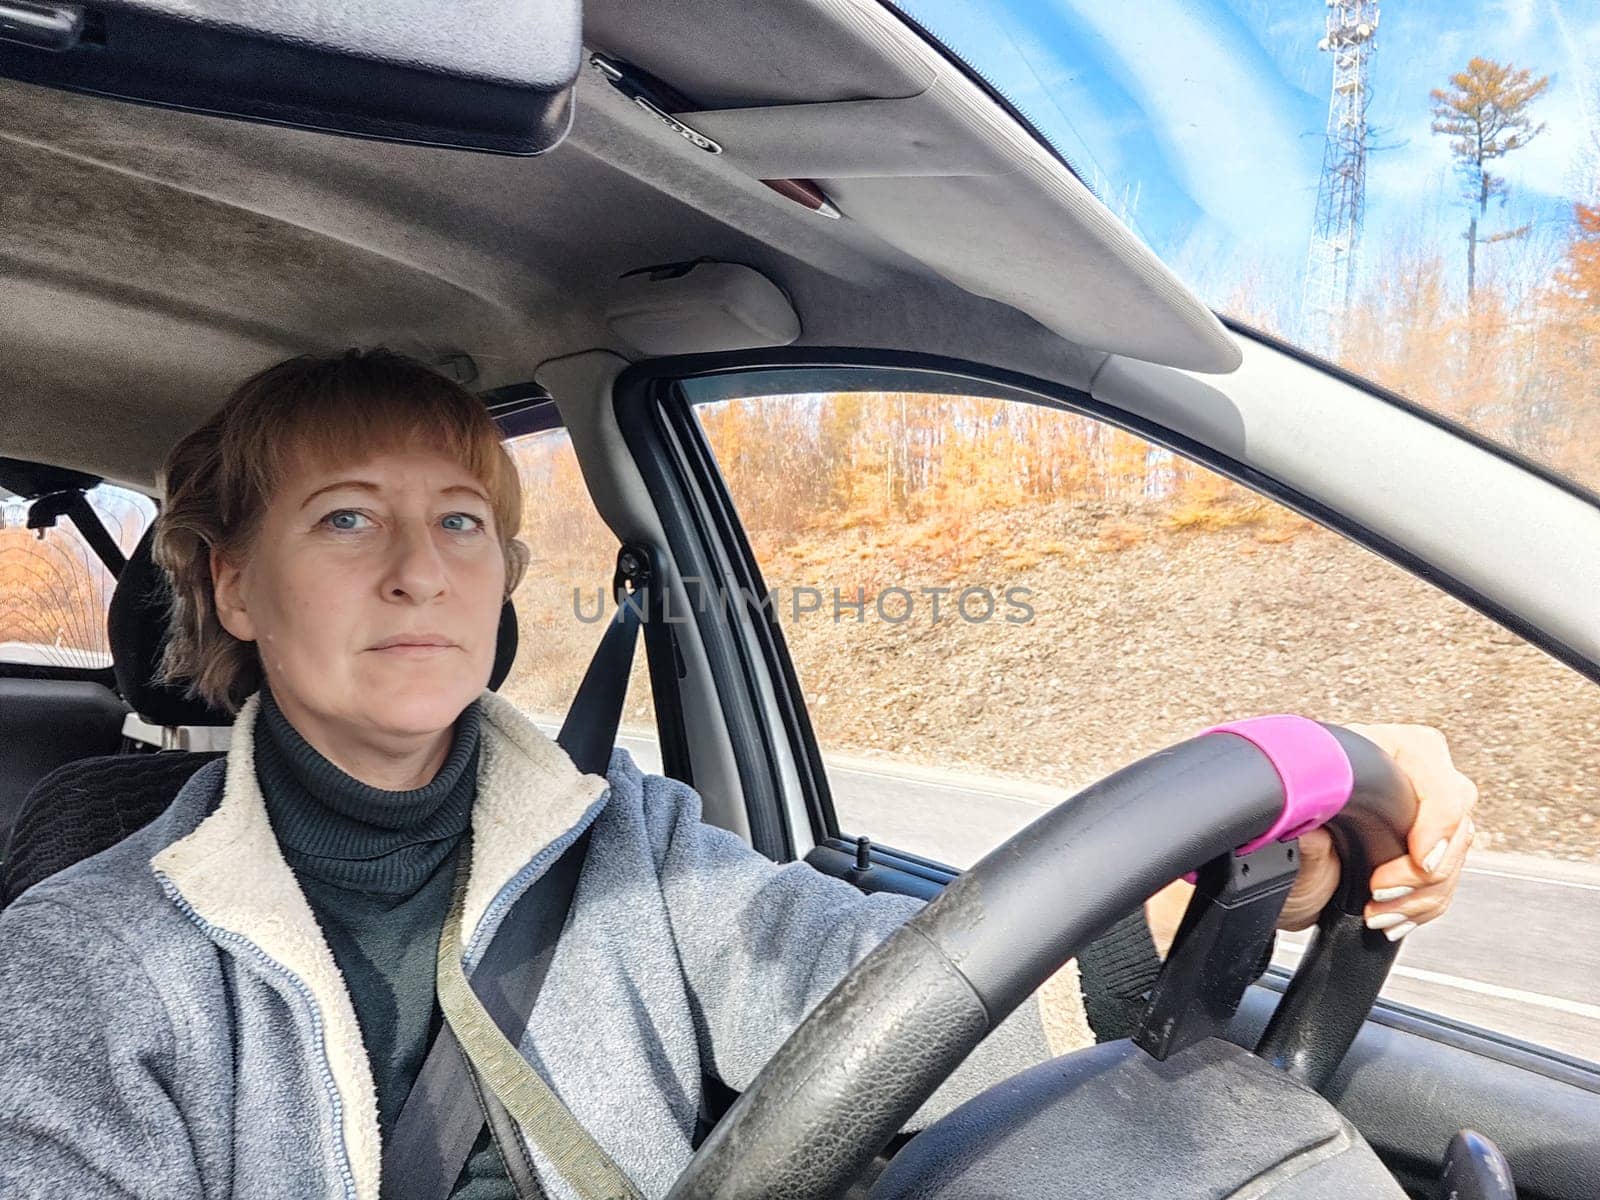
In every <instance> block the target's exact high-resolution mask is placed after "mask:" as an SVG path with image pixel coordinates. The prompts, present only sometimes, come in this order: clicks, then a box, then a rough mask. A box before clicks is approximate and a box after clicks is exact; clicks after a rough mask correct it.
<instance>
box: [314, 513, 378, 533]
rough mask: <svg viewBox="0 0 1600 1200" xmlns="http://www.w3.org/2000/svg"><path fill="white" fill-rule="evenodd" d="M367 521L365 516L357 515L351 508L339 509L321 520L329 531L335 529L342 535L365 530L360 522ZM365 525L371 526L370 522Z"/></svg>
mask: <svg viewBox="0 0 1600 1200" xmlns="http://www.w3.org/2000/svg"><path fill="white" fill-rule="evenodd" d="M363 521H367V517H366V514H364V513H358V512H357V511H356V510H355V509H353V508H341V509H338V510H337V511H335V512H331V513H329V514H328V515H327V516H325V517H323V518H322V523H323V524H324V525H326V526H328V527H329V528H330V529H337V530H339V531H340V532H342V533H353V532H355V531H356V530H358V529H364V528H366V526H365V525H363V524H361V522H363ZM367 524H371V522H370V521H368V522H367Z"/></svg>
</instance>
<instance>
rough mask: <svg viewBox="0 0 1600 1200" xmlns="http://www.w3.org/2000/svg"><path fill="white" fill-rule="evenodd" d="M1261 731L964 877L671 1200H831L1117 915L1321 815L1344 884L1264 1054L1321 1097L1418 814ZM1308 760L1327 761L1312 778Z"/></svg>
mask: <svg viewBox="0 0 1600 1200" xmlns="http://www.w3.org/2000/svg"><path fill="white" fill-rule="evenodd" d="M1258 721H1260V722H1274V721H1276V722H1300V723H1301V724H1300V726H1299V727H1298V729H1294V730H1288V732H1289V733H1290V734H1291V736H1290V737H1289V740H1288V742H1287V743H1285V742H1284V741H1283V740H1282V739H1281V738H1279V739H1278V740H1277V743H1276V745H1275V744H1274V741H1273V738H1272V737H1271V736H1261V737H1257V736H1254V735H1252V734H1251V732H1250V730H1249V728H1248V727H1249V726H1251V725H1252V724H1254V723H1250V722H1246V723H1242V724H1241V725H1237V726H1225V727H1222V730H1218V731H1208V732H1207V733H1206V734H1203V735H1201V736H1199V737H1196V738H1192V739H1190V740H1189V741H1186V742H1183V743H1180V744H1178V745H1176V746H1173V747H1171V748H1169V749H1167V750H1163V751H1160V752H1159V753H1156V754H1153V755H1151V756H1149V757H1148V758H1145V759H1142V760H1141V761H1139V762H1137V763H1135V764H1133V765H1132V766H1129V767H1125V768H1123V769H1122V770H1120V771H1118V772H1117V773H1116V774H1114V775H1111V776H1109V777H1107V778H1106V779H1104V780H1102V781H1100V782H1099V783H1096V784H1094V785H1093V786H1091V787H1089V788H1087V789H1086V790H1084V791H1082V792H1080V793H1079V794H1078V795H1076V796H1074V797H1073V798H1072V799H1070V800H1067V801H1065V802H1064V803H1062V804H1060V805H1058V806H1057V807H1056V808H1054V809H1052V810H1051V811H1050V812H1048V813H1046V814H1045V815H1044V816H1042V817H1040V818H1039V819H1038V820H1036V821H1035V822H1034V823H1033V824H1031V825H1029V826H1028V827H1027V828H1025V829H1023V830H1022V831H1021V832H1019V833H1018V834H1017V835H1016V836H1015V837H1013V838H1011V839H1010V840H1009V841H1007V842H1005V843H1004V844H1002V845H1001V846H999V847H998V848H996V849H995V850H994V851H992V852H991V853H990V854H988V855H987V856H986V857H985V858H983V859H982V860H981V861H980V862H978V863H977V864H976V865H975V866H974V867H972V868H971V869H970V870H968V871H966V872H965V873H964V874H962V875H961V876H960V877H959V878H957V879H956V880H955V881H954V882H953V883H951V884H950V885H949V886H948V887H947V888H945V890H944V892H943V894H942V895H941V896H940V897H939V898H938V899H936V900H935V901H933V902H932V903H931V904H929V905H928V906H927V907H926V908H925V909H923V910H922V911H921V912H920V913H918V914H917V915H916V917H914V918H913V919H912V920H911V921H909V922H907V923H906V924H905V925H904V926H902V927H901V928H900V929H898V930H897V931H896V932H895V933H894V934H893V935H891V936H890V937H889V938H888V939H887V940H886V941H884V942H883V943H882V944H881V945H880V946H879V947H878V948H877V949H876V950H874V951H873V952H872V953H871V954H869V955H868V956H867V957H866V958H865V959H863V960H862V961H861V962H860V963H858V964H857V965H856V967H855V968H854V969H853V970H852V971H851V972H850V973H849V975H847V976H846V977H845V978H844V979H843V980H842V981H841V982H840V983H839V984H838V986H837V987H835V988H834V989H833V991H832V992H830V993H829V994H828V996H827V997H826V998H824V1000H823V1001H822V1002H821V1004H819V1005H818V1006H817V1007H816V1008H815V1009H814V1010H813V1011H812V1012H811V1014H810V1015H809V1016H808V1017H807V1018H806V1019H805V1020H804V1021H803V1022H802V1023H801V1024H800V1026H799V1027H798V1028H797V1029H796V1030H795V1031H794V1033H793V1034H792V1035H791V1036H790V1038H789V1039H788V1041H786V1042H785V1043H784V1044H783V1046H782V1047H781V1048H780V1049H779V1050H778V1052H777V1054H776V1055H775V1056H774V1057H773V1058H772V1059H771V1061H770V1062H768V1064H767V1065H766V1067H765V1068H764V1069H763V1070H762V1071H761V1073H760V1074H759V1075H758V1076H757V1078H756V1079H755V1081H754V1082H753V1083H752V1084H751V1086H750V1087H749V1089H748V1090H746V1091H745V1092H744V1094H743V1095H742V1096H741V1097H740V1098H739V1100H738V1101H737V1102H736V1103H735V1104H734V1105H733V1107H732V1108H731V1109H730V1110H729V1112H728V1114H727V1115H726V1116H725V1117H724V1118H723V1120H722V1122H721V1123H720V1124H719V1125H718V1126H717V1128H716V1129H715V1130H714V1131H713V1132H712V1134H711V1136H710V1137H709V1138H707V1140H706V1141H705V1143H704V1144H703V1145H702V1146H701V1147H700V1149H699V1150H698V1151H697V1152H696V1154H695V1156H694V1158H693V1159H692V1160H691V1161H690V1163H689V1165H688V1166H687V1167H686V1168H685V1170H684V1172H683V1174H682V1175H681V1176H679V1178H678V1180H677V1182H676V1183H675V1184H674V1185H673V1188H672V1190H671V1192H670V1193H669V1194H668V1200H690V1198H691V1197H692V1198H694V1200H711V1198H714V1200H755V1198H757V1197H763V1198H765V1200H802V1198H806V1200H814V1198H817V1197H827V1196H836V1195H839V1194H841V1193H842V1192H843V1191H844V1189H845V1188H846V1187H847V1186H849V1185H850V1183H851V1182H852V1181H854V1180H855V1179H857V1178H858V1177H859V1176H860V1175H861V1173H862V1172H863V1171H864V1169H865V1168H866V1167H867V1165H868V1164H869V1163H870V1162H871V1161H872V1159H873V1158H874V1157H875V1156H876V1155H877V1154H878V1153H879V1152H881V1151H882V1150H883V1148H884V1147H885V1146H886V1145H887V1144H888V1143H889V1140H890V1138H891V1137H893V1136H894V1134H895V1133H897V1132H898V1131H899V1130H900V1129H901V1128H902V1126H903V1125H904V1123H905V1122H906V1121H907V1120H908V1119H909V1118H910V1116H911V1115H912V1114H913V1113H914V1112H916V1110H917V1109H918V1108H919V1107H921V1105H922V1104H923V1102H924V1101H925V1100H927V1098H928V1097H929V1096H930V1095H931V1094H932V1093H933V1092H934V1091H935V1089H936V1088H937V1087H938V1086H939V1084H940V1083H942V1082H943V1081H944V1080H945V1078H946V1077H947V1076H949V1074H950V1073H951V1072H952V1071H954V1070H955V1068H956V1067H957V1066H958V1065H959V1064H960V1063H961V1062H962V1061H963V1060H964V1059H965V1058H966V1057H967V1055H968V1054H969V1053H970V1052H971V1051H972V1049H973V1048H974V1047H975V1046H976V1045H977V1044H978V1043H979V1042H980V1041H981V1040H982V1039H983V1038H984V1036H985V1035H987V1034H988V1033H989V1031H990V1030H992V1029H993V1028H994V1027H995V1026H996V1025H998V1024H999V1023H1000V1022H1001V1021H1002V1020H1003V1019H1004V1018H1005V1017H1006V1016H1007V1015H1008V1014H1009V1013H1010V1012H1011V1011H1012V1010H1013V1009H1015V1008H1016V1007H1017V1005H1019V1004H1021V1003H1022V1002H1023V1000H1025V999H1026V998H1027V997H1028V996H1029V995H1031V994H1032V993H1033V992H1034V991H1035V989H1037V988H1038V987H1039V985H1040V984H1042V983H1043V982H1044V981H1045V980H1046V979H1048V978H1049V977H1050V976H1051V975H1053V974H1054V973H1055V972H1056V971H1057V970H1058V969H1060V967H1061V966H1062V965H1063V964H1064V963H1066V961H1067V960H1068V959H1070V958H1072V957H1073V956H1074V955H1076V954H1077V953H1078V952H1079V951H1080V950H1082V949H1083V948H1084V947H1085V946H1086V945H1088V944H1089V943H1090V942H1091V941H1093V940H1094V939H1095V938H1096V937H1097V936H1099V935H1100V934H1101V933H1102V932H1103V931H1105V930H1106V929H1108V928H1109V927H1110V926H1111V925H1112V924H1113V923H1114V922H1115V921H1116V920H1117V919H1118V918H1120V917H1122V916H1123V915H1125V914H1126V913H1128V912H1130V911H1133V910H1134V909H1135V908H1136V907H1138V906H1139V905H1141V904H1142V903H1143V902H1144V900H1145V898H1146V897H1148V896H1150V895H1152V894H1153V893H1154V892H1156V891H1157V890H1158V889H1160V888H1161V887H1163V886H1164V885H1166V884H1167V883H1169V882H1170V881H1171V880H1173V879H1175V878H1177V877H1178V876H1180V875H1182V874H1184V873H1185V872H1187V871H1190V870H1193V869H1195V868H1197V867H1199V866H1201V865H1202V864H1204V863H1207V862H1209V861H1211V860H1212V859H1215V858H1217V857H1218V856H1220V855H1225V854H1229V853H1230V852H1233V851H1234V850H1235V849H1236V848H1240V847H1247V846H1249V845H1250V844H1251V843H1252V842H1258V841H1259V840H1260V839H1261V838H1262V837H1263V835H1270V836H1271V837H1272V838H1275V839H1281V840H1285V841H1287V840H1290V839H1292V838H1293V837H1294V836H1297V835H1298V834H1300V833H1303V832H1305V831H1306V829H1307V828H1310V827H1312V826H1314V825H1317V824H1320V823H1322V821H1323V820H1327V817H1328V815H1329V814H1330V813H1332V814H1333V815H1332V819H1331V820H1328V821H1327V828H1328V830H1329V832H1330V834H1331V835H1332V837H1333V841H1334V844H1335V846H1336V848H1337V850H1338V853H1339V858H1340V861H1341V863H1342V870H1341V881H1340V885H1339V888H1338V891H1337V892H1336V894H1335V895H1334V897H1333V899H1332V901H1330V902H1329V904H1328V906H1327V908H1326V909H1325V910H1324V911H1323V913H1322V916H1321V918H1320V921H1319V930H1320V932H1319V936H1318V937H1317V938H1316V940H1315V942H1314V944H1313V946H1312V947H1311V949H1310V950H1309V952H1308V953H1307V954H1306V955H1305V956H1304V958H1303V959H1302V961H1301V965H1300V968H1299V970H1298V971H1297V972H1296V974H1295V976H1294V978H1293V980H1292V981H1291V983H1290V985H1289V987H1288V990H1287V992H1286V993H1285V995H1284V997H1283V999H1282V1002H1281V1003H1280V1004H1279V1006H1278V1009H1277V1013H1276V1015H1275V1016H1274V1018H1273V1020H1272V1023H1271V1024H1270V1025H1269V1026H1268V1028H1267V1030H1266V1032H1265V1033H1264V1034H1263V1036H1262V1039H1261V1042H1260V1044H1259V1045H1258V1046H1257V1049H1256V1054H1257V1056H1259V1058H1261V1059H1264V1060H1266V1061H1267V1062H1269V1063H1271V1064H1272V1065H1273V1066H1275V1067H1277V1068H1279V1069H1280V1070H1281V1071H1283V1072H1285V1073H1287V1074H1288V1075H1289V1076H1292V1077H1293V1078H1295V1079H1297V1080H1299V1081H1300V1082H1301V1083H1303V1084H1305V1085H1307V1086H1308V1087H1319V1086H1321V1085H1323V1084H1325V1082H1326V1081H1327V1080H1328V1079H1329V1078H1330V1077H1331V1076H1332V1073H1333V1070H1334V1068H1335V1067H1337V1065H1338V1064H1339V1061H1340V1060H1341V1059H1342V1058H1343V1056H1344V1054H1345V1051H1346V1050H1348V1049H1349V1047H1350V1043H1351V1042H1352V1041H1353V1040H1354V1038H1355V1035H1356V1033H1357V1031H1358V1030H1359V1029H1360V1027H1361V1024H1362V1022H1363V1021H1364V1020H1365V1019H1366V1016H1367V1014H1368V1012H1369V1011H1370V1009H1371V1007H1372V1004H1373V1001H1374V1000H1375V999H1376V998H1377V995H1378V990H1379V988H1380V987H1381V986H1382V984H1383V981H1384V979H1385V977H1386V976H1387V974H1388V970H1389V966H1390V964H1391V963H1392V962H1393V960H1394V955H1395V953H1396V950H1397V946H1396V945H1394V944H1393V943H1390V942H1389V941H1388V940H1387V939H1386V938H1385V937H1383V935H1382V934H1381V933H1373V932H1372V931H1370V930H1368V929H1366V927H1365V925H1364V923H1363V920H1362V910H1363V908H1364V905H1365V903H1366V901H1367V898H1368V886H1367V881H1368V879H1369V878H1370V876H1371V873H1372V870H1373V868H1374V867H1375V866H1376V865H1377V864H1379V863H1381V862H1385V861H1388V860H1389V859H1392V858H1395V857H1398V856H1400V855H1402V854H1404V853H1405V834H1406V831H1407V830H1408V829H1409V828H1410V826H1411V823H1412V820H1413V818H1414V815H1415V807H1416V801H1415V797H1414V796H1413V794H1412V792H1411V789H1410V786H1409V784H1408V783H1407V781H1406V780H1405V778H1404V776H1403V775H1401V773H1400V772H1399V771H1398V769H1397V768H1396V767H1395V766H1394V763H1393V761H1392V760H1391V759H1390V758H1389V756H1388V755H1387V754H1385V753H1383V752H1382V751H1381V750H1379V749H1378V748H1377V747H1376V746H1374V745H1373V744H1372V743H1371V742H1368V741H1367V740H1366V739H1364V738H1362V737H1359V736H1358V735H1356V734H1353V733H1351V732H1349V731H1348V730H1344V729H1341V728H1338V727H1336V726H1331V725H1317V724H1315V723H1313V722H1310V721H1305V720H1303V719H1302V718H1298V717H1292V718H1283V717H1272V718H1260V719H1258ZM1284 731H1285V730H1284V728H1283V727H1280V732H1284ZM1268 733H1269V734H1270V731H1268ZM1319 740H1320V742H1321V743H1322V745H1321V747H1320V749H1318V748H1317V747H1316V745H1315V743H1317V742H1318V741H1319ZM1308 748H1309V749H1310V751H1311V752H1312V753H1313V755H1315V754H1321V755H1322V756H1323V761H1322V762H1321V763H1320V764H1318V763H1309V764H1308V762H1307V760H1306V752H1307V750H1308ZM1297 756H1298V757H1297ZM1333 757H1342V760H1343V761H1342V762H1332V761H1331V759H1332V758H1333ZM1341 770H1342V771H1343V772H1344V775H1345V778H1346V779H1347V780H1348V789H1349V790H1348V800H1347V801H1346V802H1345V803H1343V805H1342V806H1340V805H1339V803H1338V800H1339V799H1341V798H1342V797H1335V798H1334V800H1333V802H1332V803H1331V804H1330V803H1328V801H1327V797H1326V796H1323V797H1321V798H1320V799H1319V798H1317V797H1312V798H1311V799H1312V803H1311V805H1310V808H1309V809H1308V808H1307V807H1306V804H1305V801H1306V797H1305V795H1304V794H1301V795H1298V796H1297V795H1296V792H1297V790H1299V791H1300V792H1301V793H1304V790H1305V787H1306V785H1307V777H1308V773H1309V775H1310V776H1311V777H1313V778H1312V780H1311V787H1312V789H1313V790H1316V788H1317V787H1318V786H1319V784H1318V778H1320V780H1321V782H1322V783H1323V784H1325V783H1326V778H1327V775H1328V772H1329V771H1331V772H1333V773H1334V774H1338V773H1339V772H1340V771H1341ZM1323 790H1324V791H1326V788H1324V789H1323ZM1319 804H1320V805H1322V806H1323V807H1322V808H1321V809H1320V810H1319V809H1318V805H1319ZM1308 813H1309V815H1308ZM1124 1045H1126V1044H1124ZM1133 1053H1135V1054H1137V1053H1140V1052H1137V1051H1135V1052H1133ZM1238 1053H1239V1054H1240V1055H1242V1056H1244V1057H1246V1058H1248V1057H1249V1056H1248V1055H1245V1052H1243V1051H1239V1052H1238ZM1058 1061H1059V1060H1058ZM1255 1065H1256V1066H1257V1067H1259V1066H1260V1064H1259V1063H1256V1064H1255ZM997 1090H998V1089H997ZM1311 1099H1312V1100H1314V1101H1315V1100H1316V1097H1314V1096H1313V1097H1311ZM1319 1103H1320V1101H1319ZM915 1144H916V1143H915V1142H913V1143H912V1145H913V1146H915ZM897 1161H898V1160H897Z"/></svg>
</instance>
